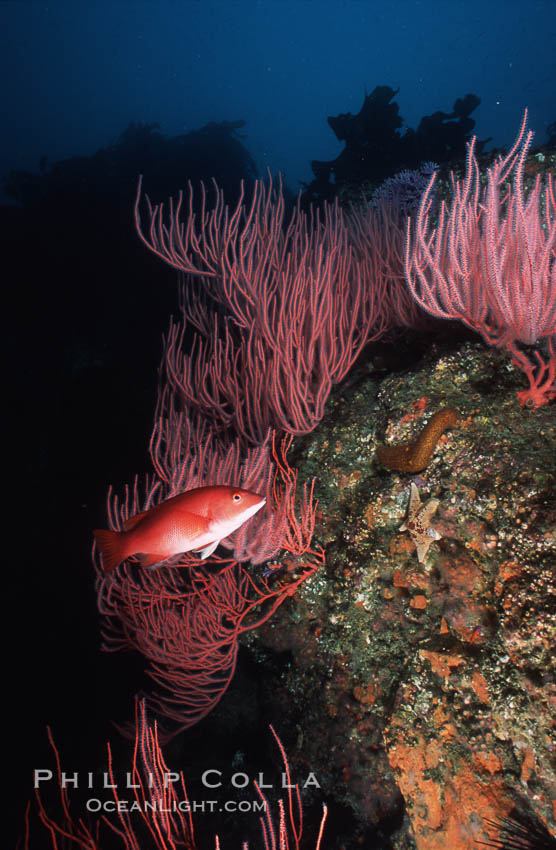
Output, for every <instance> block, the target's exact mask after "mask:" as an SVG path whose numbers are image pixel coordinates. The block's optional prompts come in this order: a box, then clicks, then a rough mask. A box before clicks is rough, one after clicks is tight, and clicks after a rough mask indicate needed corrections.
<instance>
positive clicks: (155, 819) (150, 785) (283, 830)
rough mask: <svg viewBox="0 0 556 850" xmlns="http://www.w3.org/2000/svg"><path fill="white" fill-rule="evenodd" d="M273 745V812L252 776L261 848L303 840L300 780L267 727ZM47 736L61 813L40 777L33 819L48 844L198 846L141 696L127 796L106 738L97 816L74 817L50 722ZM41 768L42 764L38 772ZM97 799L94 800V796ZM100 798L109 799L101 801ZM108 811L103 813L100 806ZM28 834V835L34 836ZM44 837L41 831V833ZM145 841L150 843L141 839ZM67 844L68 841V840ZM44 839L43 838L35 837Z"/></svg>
mask: <svg viewBox="0 0 556 850" xmlns="http://www.w3.org/2000/svg"><path fill="white" fill-rule="evenodd" d="M270 731H271V733H272V735H273V737H274V740H275V742H276V745H277V746H278V749H279V750H280V755H281V758H282V762H283V766H284V777H285V779H286V783H285V788H287V795H286V798H285V800H282V799H280V800H278V802H277V809H278V816H277V817H276V816H275V815H273V813H272V808H271V805H270V803H269V801H268V799H267V797H266V796H265V794H264V793H263V791H262V790H261V788H260V786H259V783H258V782H256V781H254V782H253V784H254V787H255V792H256V794H257V798H258V803H259V805H258V806H257V809H258V811H259V812H261V815H260V818H259V822H260V827H261V834H262V847H263V848H264V850H277V848H280V850H300V848H301V847H302V846H307V842H306V841H304V834H303V805H302V800H301V792H300V789H299V785H298V784H297V783H295V784H294V783H293V782H292V777H291V774H290V768H289V764H288V758H287V755H286V751H285V749H284V747H283V745H282V742H281V741H280V738H279V737H278V735H277V734H276V732H275V731H274V729H273V727H272V726H271V727H270ZM48 738H49V741H50V745H51V747H52V749H53V751H54V755H55V758H56V780H57V782H58V787H59V789H60V802H61V812H60V813H59V815H57V816H53V815H52V814H50V812H49V811H48V809H47V806H46V804H45V803H44V802H43V799H42V797H41V794H40V781H39V783H38V787H37V786H36V788H35V798H36V804H37V814H38V819H39V821H40V822H41V823H42V825H43V827H44V829H45V830H46V831H47V832H48V833H49V835H50V842H51V843H50V844H49V845H48V846H50V847H52V848H53V850H59V848H61V847H62V846H63V847H66V846H69V845H70V844H71V846H72V847H80V848H83V850H102V848H103V847H105V846H106V839H107V837H108V836H110V838H111V839H112V840H111V841H110V846H111V847H112V846H114V843H113V842H114V840H116V841H117V842H118V846H121V847H122V850H145V848H146V847H149V848H150V850H178V848H187V850H196V848H197V847H198V844H197V842H196V839H195V827H194V821H193V818H192V815H191V811H192V808H193V806H192V804H191V803H190V801H189V797H188V794H187V788H186V785H185V779H184V775H183V771H181V770H180V772H179V773H177V772H175V771H172V770H171V769H170V768H169V767H168V765H167V763H166V760H165V758H164V753H163V752H162V749H161V746H160V737H159V733H158V727H157V724H156V722H149V721H148V719H147V713H146V708H145V702H144V701H143V700H141V701H139V700H136V708H135V723H134V739H135V743H134V747H133V755H132V760H131V770H130V771H129V773H128V774H127V776H128V780H127V786H128V787H127V789H126V796H127V797H129V799H122V798H121V797H120V795H119V792H118V783H117V781H116V778H115V770H114V764H113V758H112V750H111V747H110V744H109V743H108V744H107V751H108V770H107V772H106V774H105V775H106V776H107V777H108V779H109V780H110V783H109V787H110V795H111V797H112V799H111V800H108V801H105V805H104V806H103V809H104V813H103V814H102V815H101V816H99V817H97V818H96V819H95V818H93V817H91V816H89V817H88V819H85V818H83V816H79V817H78V816H76V813H75V811H72V801H71V799H70V794H69V792H68V789H67V787H66V785H65V784H64V783H63V782H62V769H61V760H60V755H59V753H58V750H57V749H56V745H55V744H54V739H53V737H52V733H51V731H50V729H48ZM39 773H42V771H39ZM97 802H98V803H101V801H100V800H98V801H97ZM106 802H108V803H111V804H112V805H106ZM107 811H108V812H112V814H106V812H107ZM327 812H328V810H327V807H326V805H325V804H323V807H322V816H321V820H320V824H319V827H318V832H317V835H316V837H315V838H314V839H313V840H312V841H311V842H310V844H309V845H308V846H311V847H314V850H319V848H320V845H321V841H322V836H323V832H324V825H325V822H326V818H327ZM33 832H34V830H33V829H32V824H31V804H28V805H27V810H26V813H25V832H24V836H23V850H30V848H31V846H36V845H35V844H33V845H31V840H32V833H33ZM33 840H34V839H33ZM41 840H42V841H44V836H41ZM145 841H147V842H148V843H147V844H146V843H145ZM66 843H67V845H66ZM41 846H46V844H41ZM215 846H216V850H219V849H220V840H219V837H218V835H216V836H215ZM242 850H247V844H245V843H244V844H242Z"/></svg>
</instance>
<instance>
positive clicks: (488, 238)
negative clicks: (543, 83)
mask: <svg viewBox="0 0 556 850" xmlns="http://www.w3.org/2000/svg"><path fill="white" fill-rule="evenodd" d="M526 122H527V111H525V114H524V117H523V122H522V124H521V128H520V131H519V134H518V137H517V139H516V141H515V143H514V145H513V146H512V148H511V150H510V151H509V152H508V153H507V154H506V155H505V156H504V157H499V158H498V159H497V160H496V161H495V162H494V164H493V165H492V166H491V167H490V168H489V169H488V172H487V179H486V185H485V186H484V188H483V189H482V190H481V186H480V173H479V166H478V163H477V159H476V157H475V152H474V151H475V138H473V139H472V141H471V142H470V143H469V146H468V154H467V168H466V175H465V178H464V179H463V180H459V181H455V180H452V183H453V198H452V201H451V204H450V206H449V207H448V206H447V205H446V203H444V202H443V203H442V205H441V209H440V213H439V216H438V220H437V221H436V223H434V224H433V223H432V221H431V215H430V212H431V191H432V187H433V184H434V180H435V175H433V176H432V178H431V181H430V183H429V186H428V188H427V189H426V191H425V192H424V194H423V197H422V199H421V204H420V207H419V214H418V216H417V218H416V220H415V222H411V220H409V221H408V229H407V241H406V254H405V276H406V280H407V284H408V286H409V289H410V291H411V293H412V295H413V297H414V298H415V300H416V301H417V303H418V304H419V305H420V306H421V307H422V308H423V309H424V310H427V311H428V312H429V313H431V314H432V315H433V316H438V317H439V318H443V319H460V320H461V321H462V322H465V324H466V325H468V326H469V327H471V328H473V329H474V330H476V331H478V332H479V333H480V334H481V335H482V336H483V338H484V339H485V340H486V341H487V342H488V343H490V344H491V345H496V346H500V347H503V348H505V349H506V350H507V351H509V352H510V354H511V355H512V363H513V364H514V365H515V366H519V368H520V369H522V370H523V371H524V372H525V374H526V375H527V377H528V379H529V387H528V388H527V389H526V390H522V391H520V392H519V393H518V398H519V400H520V402H521V404H523V405H527V406H528V407H540V406H541V405H544V404H547V403H548V402H549V401H551V400H552V399H554V398H556V194H555V188H554V180H553V177H552V175H551V174H550V173H548V174H547V175H546V177H545V181H544V185H543V183H542V181H541V178H540V175H537V178H536V181H535V184H534V186H533V188H532V189H531V190H530V192H529V194H528V196H527V197H525V195H524V191H523V173H524V168H525V160H526V157H527V153H528V150H529V147H530V145H531V140H532V136H533V134H532V132H531V131H527V129H526ZM509 179H511V184H510V185H507V181H508V180H509ZM538 341H543V342H544V343H545V344H546V359H543V356H542V355H541V353H540V352H539V351H535V352H534V357H535V360H532V359H531V358H530V357H529V356H528V355H527V354H526V353H525V352H524V351H523V350H522V349H521V348H520V347H518V344H517V343H524V344H526V345H533V344H534V343H536V342H538Z"/></svg>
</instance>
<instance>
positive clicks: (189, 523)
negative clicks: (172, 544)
mask: <svg viewBox="0 0 556 850" xmlns="http://www.w3.org/2000/svg"><path fill="white" fill-rule="evenodd" d="M176 526H177V527H178V529H179V530H180V532H181V534H183V536H184V537H188V538H189V539H190V540H191V543H192V544H193V543H194V541H195V538H196V537H201V536H202V535H204V534H206V533H207V532H208V530H209V523H208V520H207V519H206V518H205V517H204V516H199V514H194V513H192V512H191V511H180V512H179V515H178V516H177V518H176Z"/></svg>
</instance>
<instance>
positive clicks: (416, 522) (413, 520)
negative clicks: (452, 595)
mask: <svg viewBox="0 0 556 850" xmlns="http://www.w3.org/2000/svg"><path fill="white" fill-rule="evenodd" d="M439 504H440V502H439V501H438V499H429V500H428V502H425V504H424V505H422V504H421V497H420V495H419V490H418V488H417V486H416V485H415V484H414V483H413V481H412V482H411V491H410V494H409V507H408V509H407V519H406V520H405V522H404V523H403V525H400V531H409V536H410V537H411V539H412V540H413V542H414V543H415V546H416V547H417V558H418V559H419V563H420V564H423V563H424V561H425V558H426V555H427V552H428V550H429V546H430V545H431V543H432V542H433V540H440V538H441V537H442V535H441V534H439V533H438V531H437V530H436V529H435V528H433V527H432V526H431V524H430V522H431V519H432V517H433V516H434V514H435V513H436V511H437V508H438V506H439Z"/></svg>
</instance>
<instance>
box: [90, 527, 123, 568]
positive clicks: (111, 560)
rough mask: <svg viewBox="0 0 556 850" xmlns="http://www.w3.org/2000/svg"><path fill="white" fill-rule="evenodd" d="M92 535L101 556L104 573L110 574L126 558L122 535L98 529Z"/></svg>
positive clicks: (118, 532)
mask: <svg viewBox="0 0 556 850" xmlns="http://www.w3.org/2000/svg"><path fill="white" fill-rule="evenodd" d="M93 535H94V538H95V542H96V544H97V546H98V549H99V552H100V554H101V555H102V568H103V570H104V572H105V573H110V572H112V570H113V569H115V568H116V567H117V566H118V564H121V562H122V561H125V559H126V558H127V551H126V548H127V547H126V545H125V540H124V535H123V534H122V533H121V532H120V531H107V530H106V529H99V528H97V529H96V530H95V531H93Z"/></svg>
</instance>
